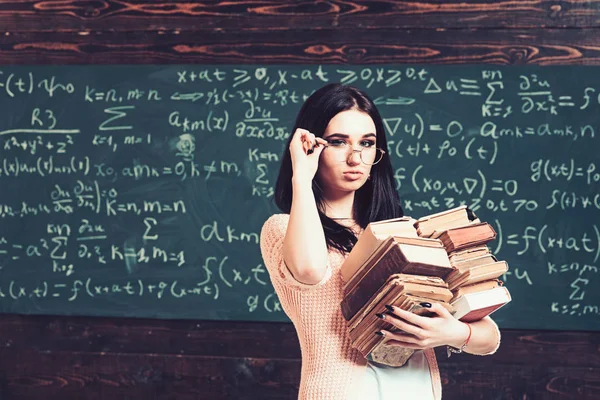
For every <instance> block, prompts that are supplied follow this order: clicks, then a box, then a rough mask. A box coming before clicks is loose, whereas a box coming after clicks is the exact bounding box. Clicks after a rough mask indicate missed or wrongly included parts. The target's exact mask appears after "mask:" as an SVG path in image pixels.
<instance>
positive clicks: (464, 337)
mask: <svg viewBox="0 0 600 400" xmlns="http://www.w3.org/2000/svg"><path fill="white" fill-rule="evenodd" d="M459 322H460V325H461V327H462V331H463V332H462V334H461V335H460V336H459V337H458V338H457V340H456V341H455V342H454V343H448V345H449V346H452V347H454V348H457V349H460V348H462V347H463V346H465V345H466V344H468V343H467V342H468V341H469V339H470V338H471V326H470V325H469V324H468V323H467V322H461V321H459Z"/></svg>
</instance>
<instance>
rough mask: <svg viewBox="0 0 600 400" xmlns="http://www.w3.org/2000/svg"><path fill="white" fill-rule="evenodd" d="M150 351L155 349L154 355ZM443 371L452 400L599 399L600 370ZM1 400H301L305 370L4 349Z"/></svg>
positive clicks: (471, 367) (262, 363)
mask: <svg viewBox="0 0 600 400" xmlns="http://www.w3.org/2000/svg"><path fill="white" fill-rule="evenodd" d="M149 350H150V349H149ZM482 359H483V358H474V357H461V358H460V359H458V358H457V359H456V361H455V362H453V363H451V364H449V363H445V364H442V368H441V375H442V382H443V394H444V399H445V400H448V399H457V400H458V399H461V400H462V399H486V400H487V399H511V400H512V399H515V400H516V399H546V400H554V399H561V400H563V399H582V400H586V399H597V398H599V396H600V369H598V368H584V367H573V366H569V367H565V366H562V365H558V366H557V365H549V364H546V363H537V362H530V363H524V364H519V363H515V364H497V365H495V366H494V367H493V368H489V367H488V366H484V365H482V364H480V363H479V360H482ZM0 371H1V372H0V398H7V399H11V400H15V399H28V400H34V399H49V398H68V399H70V398H85V399H87V400H95V399H110V398H118V399H121V398H147V399H178V400H179V399H182V400H187V399H211V400H219V399H227V400H229V399H293V398H295V397H296V394H297V391H298V384H299V379H300V362H299V361H293V360H280V359H270V360H269V359H254V358H224V357H198V356H166V355H155V354H98V353H95V354H94V353H69V352H36V351H34V350H31V349H28V350H23V349H19V350H17V349H9V350H6V349H4V350H3V351H2V357H0Z"/></svg>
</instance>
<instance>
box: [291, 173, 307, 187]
mask: <svg viewBox="0 0 600 400" xmlns="http://www.w3.org/2000/svg"><path fill="white" fill-rule="evenodd" d="M292 187H293V188H305V187H309V188H312V177H308V176H302V175H292Z"/></svg>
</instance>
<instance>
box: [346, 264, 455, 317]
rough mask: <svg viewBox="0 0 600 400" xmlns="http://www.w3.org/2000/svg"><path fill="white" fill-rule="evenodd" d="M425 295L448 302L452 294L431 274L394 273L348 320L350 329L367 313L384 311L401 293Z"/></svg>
mask: <svg viewBox="0 0 600 400" xmlns="http://www.w3.org/2000/svg"><path fill="white" fill-rule="evenodd" d="M407 294H408V295H413V296H421V297H427V298H431V299H434V300H440V301H445V302H448V301H450V300H451V299H452V297H453V294H452V292H451V291H450V290H449V289H448V284H447V283H446V282H444V280H443V279H441V278H438V277H431V276H419V275H407V274H394V275H392V276H390V278H389V279H388V281H387V282H386V283H385V284H384V285H383V287H382V288H381V289H380V290H379V291H378V292H377V293H376V294H375V295H374V296H373V297H372V298H371V299H370V300H369V301H368V302H367V303H366V304H365V305H364V306H363V307H362V308H361V309H360V311H358V312H357V313H356V314H355V315H354V316H353V317H352V318H351V319H350V321H348V326H349V328H350V329H353V328H354V327H356V325H357V324H358V322H359V321H360V320H362V319H363V318H365V317H366V316H367V315H368V314H375V313H378V312H385V305H386V304H394V302H395V300H396V299H397V298H398V297H400V296H402V295H407Z"/></svg>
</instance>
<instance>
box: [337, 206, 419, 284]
mask: <svg viewBox="0 0 600 400" xmlns="http://www.w3.org/2000/svg"><path fill="white" fill-rule="evenodd" d="M390 236H405V237H418V235H417V231H416V230H415V228H414V226H413V220H412V218H410V217H401V218H394V219H387V220H384V221H377V222H371V223H370V224H369V225H367V227H366V228H365V230H364V231H363V232H362V233H361V234H360V236H359V238H358V240H357V241H356V244H355V245H354V247H353V248H352V251H351V252H350V253H349V254H348V257H346V259H345V260H344V262H343V263H342V266H341V267H340V273H341V275H342V280H343V281H344V282H348V281H349V280H350V279H351V278H352V276H353V275H354V274H355V273H356V272H357V271H358V269H359V268H360V267H361V265H363V264H364V262H365V261H366V260H367V259H368V258H369V257H370V256H371V254H372V253H373V252H374V251H375V249H376V248H377V247H378V246H379V245H380V244H381V243H382V242H383V241H384V240H385V239H387V238H388V237H390Z"/></svg>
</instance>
